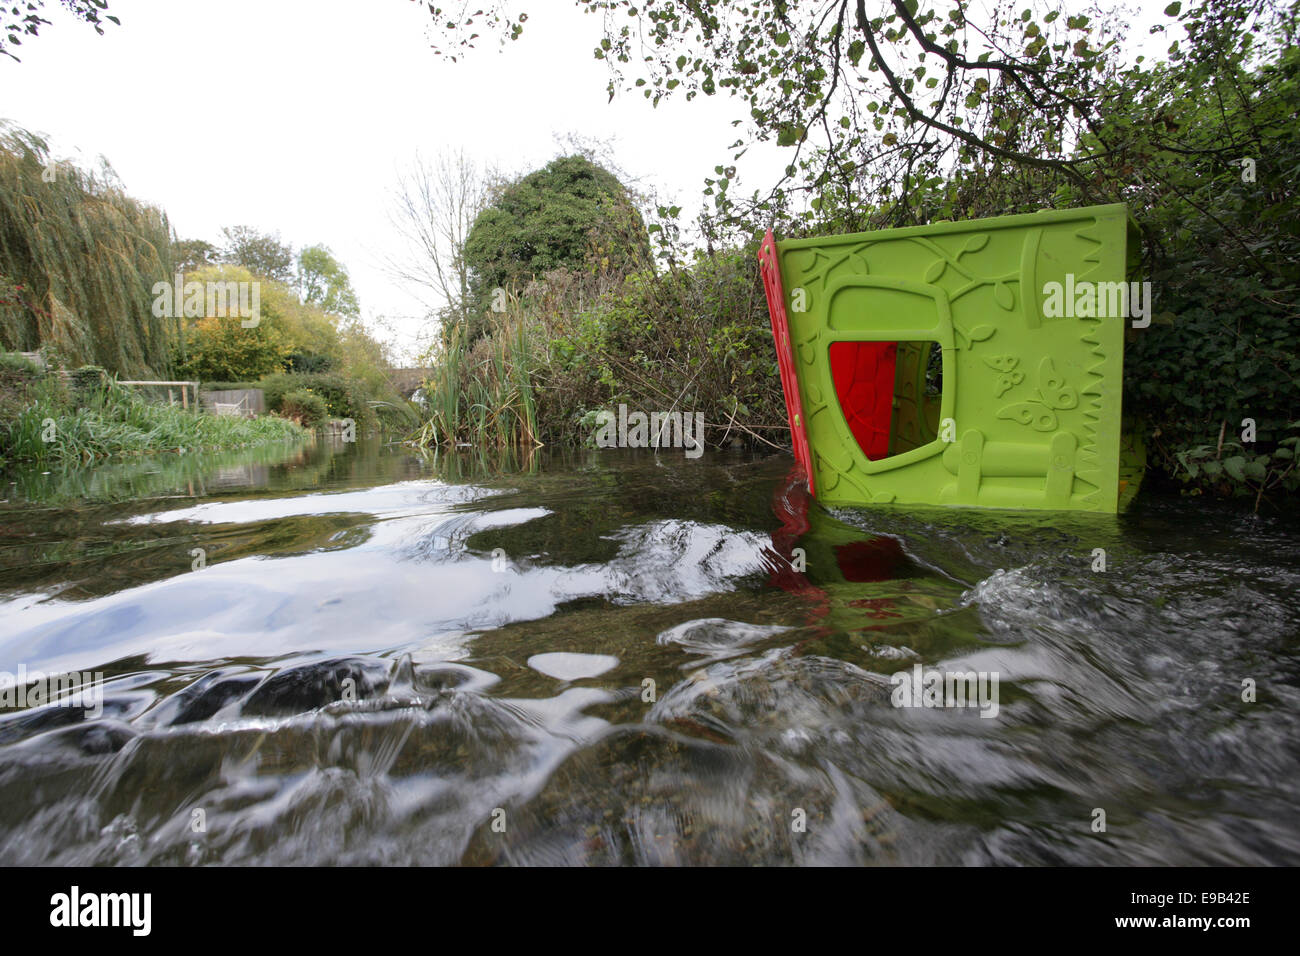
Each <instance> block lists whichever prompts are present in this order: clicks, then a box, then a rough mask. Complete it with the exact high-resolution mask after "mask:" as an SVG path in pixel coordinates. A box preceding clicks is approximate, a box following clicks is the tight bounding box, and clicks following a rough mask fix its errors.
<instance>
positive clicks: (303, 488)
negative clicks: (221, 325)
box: [0, 443, 1300, 865]
mask: <svg viewBox="0 0 1300 956" xmlns="http://www.w3.org/2000/svg"><path fill="white" fill-rule="evenodd" d="M790 465H791V462H790V459H789V458H788V457H783V456H774V457H760V458H756V457H750V456H746V455H742V454H739V453H736V454H728V453H710V454H706V455H705V456H704V457H702V458H699V459H696V460H690V459H686V458H685V457H684V456H682V455H681V453H680V452H664V453H660V454H659V455H654V454H652V453H636V452H626V451H622V452H620V451H599V452H598V451H595V450H591V451H561V452H550V451H547V450H539V451H538V452H536V453H534V454H532V455H521V454H518V453H515V454H507V455H502V456H496V455H488V456H479V455H476V454H473V453H458V454H453V455H445V454H442V455H436V456H435V455H420V454H416V453H415V452H413V451H412V450H411V449H409V448H403V447H400V446H388V447H384V446H380V445H378V444H376V443H369V444H368V443H361V444H358V445H336V446H330V445H328V444H317V445H315V446H310V447H306V448H301V449H293V450H286V449H280V448H275V449H264V450H261V451H258V452H245V453H240V454H231V455H225V456H216V457H211V456H157V458H155V459H153V460H148V461H137V462H132V463H130V464H124V465H109V466H101V467H100V468H98V469H90V470H84V471H75V472H67V473H59V472H55V473H51V474H42V473H41V471H39V470H36V471H29V472H24V473H22V474H16V475H9V476H6V477H5V479H4V480H5V484H6V488H7V490H6V491H3V492H0V494H4V495H6V500H5V501H4V502H3V503H0V671H6V672H8V673H10V674H15V675H17V674H19V673H20V669H22V670H23V671H24V672H25V674H26V675H27V676H28V677H30V676H31V675H32V674H33V673H35V672H42V673H45V674H50V673H58V674H69V673H71V674H81V673H85V674H88V675H96V678H95V679H97V675H102V680H103V683H102V685H101V684H94V685H93V686H94V687H95V688H102V700H98V699H97V698H96V699H97V700H98V703H97V705H96V706H94V707H87V706H86V700H88V699H90V698H91V697H93V696H94V695H93V694H91V693H90V692H86V699H83V700H81V701H79V703H80V704H81V706H66V704H67V703H68V702H67V701H66V700H65V701H56V702H54V703H51V704H43V703H40V702H38V703H37V704H36V705H33V704H32V703H31V702H30V701H26V702H25V705H20V704H19V703H18V702H16V701H15V700H11V701H10V705H9V706H7V707H4V708H3V709H0V863H3V864H5V865H13V864H31V863H36V864H49V863H55V864H150V863H164V864H212V863H271V864H279V863H294V864H336V863H344V864H353V863H357V864H364V863H416V864H454V863H468V864H496V863H505V864H528V863H538V864H556V863H573V864H662V863H670V864H691V863H725V864H753V863H762V864H783V863H873V864H926V863H953V864H1118V863H1133V864H1188V863H1191V864H1196V863H1206V864H1259V863H1286V864H1292V865H1294V864H1297V863H1300V733H1298V731H1300V707H1298V706H1297V705H1298V704H1300V654H1298V652H1300V640H1298V637H1297V635H1298V634H1300V600H1297V590H1298V586H1300V532H1298V531H1297V530H1296V528H1295V527H1294V526H1293V525H1289V524H1287V523H1286V522H1285V521H1284V520H1283V519H1278V518H1264V519H1256V518H1253V517H1249V516H1246V515H1244V514H1243V513H1242V512H1241V511H1240V509H1238V508H1233V507H1227V506H1220V505H1216V504H1212V503H1207V502H1201V501H1195V500H1172V499H1159V498H1154V497H1151V496H1145V497H1140V498H1139V501H1138V503H1137V504H1136V506H1135V507H1134V509H1133V510H1132V511H1131V512H1129V513H1127V514H1125V515H1122V516H1120V517H1118V518H1115V517H1110V518H1105V517H1094V516H1083V515H1064V516H1063V515H1015V514H1004V513H989V512H975V511H958V510H938V509H908V510H903V509H889V508H881V509H862V510H845V511H840V512H836V513H835V514H833V515H832V514H829V513H827V512H825V511H823V510H822V509H820V508H819V507H818V506H817V505H816V504H815V503H810V502H808V501H807V500H806V499H805V498H804V497H803V496H802V495H801V493H800V489H799V488H798V487H797V486H794V485H792V484H791V483H790V482H789V480H788V472H789V469H790ZM796 549H798V550H796ZM1098 549H1100V551H1099V550H1098ZM1101 552H1104V554H1102V553H1101ZM1101 558H1104V564H1105V567H1104V570H1101V569H1100V563H1099V559H1101ZM1094 568H1096V569H1097V570H1094ZM918 665H919V666H920V668H921V671H922V672H924V673H930V672H941V673H967V672H974V673H977V674H984V675H992V676H994V677H996V679H997V684H996V685H995V688H996V703H997V706H996V713H994V712H993V711H994V708H990V707H985V708H984V709H983V711H982V712H983V713H984V714H985V716H981V709H979V708H977V707H971V706H956V707H927V706H917V707H898V706H895V703H896V701H897V693H896V688H895V686H894V683H893V682H891V680H890V676H891V675H892V674H895V673H897V672H903V673H907V674H913V673H917V672H916V670H915V669H916V668H917V666H918ZM1243 682H1247V683H1245V684H1243ZM1249 682H1253V688H1254V692H1253V695H1252V694H1251V693H1250V692H1249V691H1250V688H1251V686H1252V685H1251V684H1250V683H1249ZM10 690H11V691H13V690H16V688H12V687H11V688H10ZM96 693H97V691H96ZM1243 696H1245V697H1246V698H1251V697H1252V696H1253V700H1250V699H1247V700H1243ZM100 709H102V713H98V715H97V716H96V715H95V712H96V711H98V710H100ZM1099 811H1104V830H1099V829H1098V827H1099V823H1100V821H1102V820H1103V817H1102V815H1100V814H1099Z"/></svg>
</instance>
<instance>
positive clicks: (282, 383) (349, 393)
mask: <svg viewBox="0 0 1300 956" xmlns="http://www.w3.org/2000/svg"><path fill="white" fill-rule="evenodd" d="M258 387H259V388H260V389H262V392H263V394H264V397H265V398H266V407H267V409H268V410H269V411H273V412H279V411H281V405H282V403H283V402H284V399H285V396H287V395H288V394H289V393H290V392H297V391H302V390H308V389H309V390H311V391H312V392H314V393H316V394H317V395H318V396H320V398H321V399H322V400H323V401H324V402H325V408H326V411H327V412H328V414H329V416H330V417H331V418H350V419H352V420H353V421H354V422H356V425H357V430H358V431H361V432H366V431H372V430H373V429H374V428H375V427H377V424H378V422H377V419H376V418H375V413H374V410H373V409H371V407H370V405H369V403H368V402H367V401H366V393H365V388H364V386H363V385H362V383H361V382H359V381H357V380H356V379H351V378H345V377H344V376H342V375H335V374H333V373H329V372H327V373H324V374H319V375H294V374H289V373H281V374H277V375H268V376H266V378H264V379H262V380H261V382H259V383H258Z"/></svg>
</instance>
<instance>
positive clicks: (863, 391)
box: [830, 341, 943, 461]
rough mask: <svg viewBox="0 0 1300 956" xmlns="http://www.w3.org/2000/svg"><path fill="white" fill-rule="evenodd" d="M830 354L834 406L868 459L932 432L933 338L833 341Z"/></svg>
mask: <svg viewBox="0 0 1300 956" xmlns="http://www.w3.org/2000/svg"><path fill="white" fill-rule="evenodd" d="M830 360H831V376H832V378H833V379H834V382H835V394H836V397H837V398H838V399H839V403H840V410H841V411H842V412H843V413H844V418H845V421H846V422H847V423H848V426H849V430H850V431H851V432H852V433H853V437H854V439H855V440H856V441H857V443H858V447H859V448H861V449H862V453H863V454H864V455H866V456H867V458H868V459H870V460H871V461H882V460H884V459H886V458H891V457H893V456H894V455H901V454H903V453H905V452H908V451H911V450H912V449H914V448H920V447H921V446H923V445H928V444H929V443H930V442H932V441H934V440H935V439H936V438H937V437H938V432H939V409H940V407H941V406H942V401H943V350H942V349H941V348H940V346H939V343H938V342H931V341H914V342H835V343H832V345H831V347H830Z"/></svg>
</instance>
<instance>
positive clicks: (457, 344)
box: [412, 311, 542, 447]
mask: <svg viewBox="0 0 1300 956" xmlns="http://www.w3.org/2000/svg"><path fill="white" fill-rule="evenodd" d="M493 318H494V319H495V322H494V323H493V328H492V331H491V332H490V334H488V335H486V336H483V337H482V338H479V339H477V340H476V341H475V342H474V343H473V345H472V346H467V345H466V340H465V335H464V331H463V329H462V328H461V327H459V326H455V327H452V328H451V329H450V330H449V331H448V334H447V336H446V338H445V340H444V343H443V348H442V350H441V354H440V356H439V358H438V360H437V364H436V365H435V371H434V375H433V378H432V379H431V380H430V381H429V383H428V387H427V389H426V392H427V394H428V402H429V405H428V415H429V418H428V420H427V421H426V422H425V423H424V425H423V426H422V427H421V428H420V429H419V430H418V431H417V432H416V433H415V435H413V436H412V440H413V441H416V442H418V443H419V444H423V445H455V444H457V443H467V444H471V445H492V446H496V447H507V446H511V445H525V446H536V445H540V444H542V442H541V441H540V439H539V435H538V428H537V399H536V395H535V391H534V385H533V377H534V374H535V371H536V369H535V367H534V365H535V362H534V357H533V343H532V341H531V334H532V333H531V329H532V324H531V323H530V322H529V320H528V317H527V316H526V315H523V314H520V313H518V312H514V313H512V312H509V311H508V312H506V313H503V314H501V315H500V316H499V317H498V316H493Z"/></svg>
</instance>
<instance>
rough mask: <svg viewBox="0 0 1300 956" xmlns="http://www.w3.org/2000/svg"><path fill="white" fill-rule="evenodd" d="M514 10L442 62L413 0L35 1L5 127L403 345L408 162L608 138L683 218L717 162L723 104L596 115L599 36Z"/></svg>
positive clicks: (729, 104) (634, 100) (550, 4)
mask: <svg viewBox="0 0 1300 956" xmlns="http://www.w3.org/2000/svg"><path fill="white" fill-rule="evenodd" d="M1160 3H1161V5H1163V3H1164V0H1160ZM1063 5H1069V6H1074V5H1075V4H1063ZM517 6H518V5H517ZM522 8H523V9H526V10H527V12H528V14H529V20H528V23H527V28H526V29H525V31H524V35H523V38H522V39H521V40H519V41H517V42H514V43H509V44H507V45H506V46H505V48H504V49H499V48H498V45H497V43H496V41H495V39H487V40H486V42H484V43H483V45H482V46H481V47H480V48H479V49H477V50H475V51H473V52H471V53H470V54H469V55H468V57H467V58H465V59H464V60H462V61H461V62H459V63H451V62H449V61H446V60H443V59H440V58H438V57H436V56H435V55H434V54H433V52H432V51H431V50H430V49H429V35H428V29H427V28H428V14H427V12H426V9H425V5H424V4H423V3H412V2H409V0H111V2H110V7H109V12H110V13H113V14H114V15H116V16H117V17H119V18H120V19H121V21H122V25H121V27H115V26H113V25H112V24H107V25H106V26H105V35H104V36H97V35H96V34H95V32H94V30H93V29H92V28H90V27H89V26H88V25H86V24H82V23H78V22H75V21H74V20H72V19H71V18H70V17H69V16H67V15H66V14H65V13H64V12H63V11H62V10H61V9H60V8H59V7H58V6H57V2H56V0H49V4H48V7H47V15H48V18H49V19H50V20H52V21H53V23H52V25H51V26H48V27H46V28H45V29H44V30H43V31H42V33H41V35H40V36H39V37H37V38H35V39H28V40H27V42H25V43H24V44H23V46H22V48H21V51H20V55H21V57H22V62H21V63H14V62H12V61H10V60H8V59H7V58H6V59H3V60H0V118H5V119H10V120H13V121H15V122H17V123H18V125H19V126H22V127H25V128H27V129H31V130H35V131H38V132H41V133H44V134H47V135H48V136H49V137H50V138H51V140H52V146H53V148H54V150H55V153H56V154H58V155H63V156H74V157H75V156H78V154H79V155H80V156H81V158H83V159H85V160H91V161H93V160H94V159H95V158H96V157H98V156H100V155H103V156H105V157H106V158H107V159H108V160H109V161H110V162H111V163H112V165H113V167H114V168H115V169H116V171H117V173H118V175H119V176H120V177H121V178H122V181H123V182H124V184H125V186H126V188H127V190H128V192H130V193H131V194H132V195H134V196H136V197H139V198H141V199H144V200H147V201H149V202H153V203H156V204H157V205H159V206H161V207H162V208H163V209H164V210H165V211H166V213H167V215H168V216H169V217H170V219H171V222H172V224H173V227H174V228H175V230H176V232H177V234H178V235H179V236H180V237H181V238H185V239H188V238H200V239H207V240H208V241H211V242H217V241H219V240H220V229H221V227H222V226H227V225H235V224H247V225H250V226H253V227H255V228H257V229H260V230H264V231H278V232H279V233H280V235H281V237H282V238H283V239H284V240H286V241H288V242H290V243H292V244H293V245H294V246H295V247H296V248H297V247H301V246H304V245H309V244H312V243H317V242H323V243H325V244H326V245H328V246H329V247H330V248H331V249H332V250H333V251H334V253H335V254H336V256H337V257H338V258H339V259H340V260H341V261H342V262H343V263H344V265H346V266H347V268H348V270H349V271H350V273H351V274H352V277H353V284H354V286H355V287H356V289H357V292H358V295H359V296H360V298H361V303H362V309H363V314H364V315H365V316H367V317H373V316H375V315H377V314H383V315H386V316H389V317H406V318H399V319H398V328H399V332H400V334H401V340H400V341H401V344H402V345H404V346H407V347H409V346H410V345H412V344H413V343H414V342H415V341H416V339H417V337H419V335H420V332H421V329H422V327H423V325H424V323H423V322H422V321H421V319H420V318H419V317H420V315H422V312H423V310H422V308H421V306H420V304H419V302H418V301H417V300H416V299H415V298H414V297H413V296H412V295H411V294H410V293H409V292H408V291H407V290H404V289H402V288H401V287H400V286H398V285H397V284H395V283H394V282H393V281H392V280H390V279H389V278H388V277H387V276H386V275H385V273H384V271H383V269H382V265H381V264H382V261H383V259H384V257H385V256H387V255H393V254H400V253H401V252H402V248H401V245H400V242H399V241H398V240H397V238H396V236H395V234H394V230H393V228H392V226H391V223H390V221H389V210H390V208H391V198H390V197H391V190H392V189H393V187H394V181H395V177H396V173H397V171H398V170H399V169H400V168H402V167H403V166H404V165H406V164H407V163H409V162H410V161H411V159H412V158H413V157H414V156H415V154H416V152H417V150H418V151H420V152H421V153H423V154H424V155H425V156H427V157H432V156H433V155H435V154H436V153H437V151H438V150H439V149H440V148H443V147H450V148H453V149H454V148H464V149H465V151H466V152H467V153H468V154H469V155H470V156H471V157H474V158H476V159H478V160H480V161H483V162H485V163H488V164H493V165H496V166H498V167H500V168H501V169H503V170H504V171H507V172H526V171H528V170H529V169H533V168H536V167H538V166H540V165H542V164H544V163H545V162H547V161H548V160H550V159H551V158H553V157H554V156H555V155H557V154H558V152H559V151H560V147H559V145H558V144H557V142H556V137H557V136H564V135H566V134H569V133H575V134H579V135H581V136H584V137H589V138H595V139H600V140H606V141H609V142H610V143H611V145H612V146H613V149H614V156H615V159H616V161H617V163H618V164H619V165H620V166H621V167H623V168H624V169H625V170H627V172H628V173H629V174H631V175H633V176H637V177H641V178H643V179H644V180H645V182H646V184H647V185H652V186H654V187H655V188H656V189H657V190H658V191H659V192H660V194H661V197H662V198H663V199H666V200H670V201H675V202H677V203H679V204H680V205H681V206H682V207H683V208H684V209H685V210H687V211H688V212H689V213H693V212H694V211H695V210H697V209H698V208H699V206H700V203H701V202H702V198H701V196H700V190H701V186H702V179H703V177H704V176H706V175H709V173H710V171H711V170H712V168H713V166H714V165H715V164H718V163H722V162H724V161H725V160H727V158H728V157H729V156H730V152H729V151H728V149H727V147H728V146H729V145H730V144H731V143H732V142H734V140H735V138H736V135H737V131H736V129H735V128H733V127H732V126H731V122H730V121H731V120H732V119H735V118H736V117H737V116H738V115H743V112H744V111H743V109H740V108H739V107H740V106H741V104H740V103H739V102H738V101H733V100H731V99H730V98H729V97H716V98H713V99H707V98H699V99H697V100H696V101H694V102H691V103H685V102H680V101H673V102H668V103H664V104H661V105H660V106H659V108H658V109H652V108H651V107H650V105H649V103H648V102H646V101H645V100H643V99H642V98H641V97H640V96H639V95H637V94H630V95H629V94H624V95H620V96H618V97H616V98H615V100H614V101H613V103H609V102H608V94H607V92H606V89H605V83H606V81H607V72H606V68H605V65H604V64H603V63H601V62H599V61H597V60H595V59H594V58H593V56H592V48H593V46H594V45H595V43H596V42H598V39H599V36H600V33H599V29H600V23H599V21H597V20H596V19H595V18H594V17H592V16H589V15H584V14H583V13H581V12H580V11H579V10H578V9H577V8H576V7H575V6H574V5H573V4H572V3H571V2H569V0H536V2H530V3H528V4H526V5H524V6H523V7H522ZM783 155H784V154H781V153H777V152H775V151H770V152H768V153H767V154H766V155H763V156H758V157H755V160H754V161H751V163H750V164H749V165H747V166H742V167H741V175H742V180H741V182H740V183H738V184H737V187H735V188H737V189H740V188H741V187H747V189H753V188H756V187H759V186H762V187H764V188H766V187H768V186H770V185H772V183H773V182H774V181H775V179H774V175H775V174H776V173H777V171H778V170H779V167H780V164H781V163H782V162H785V161H788V160H786V159H783V158H782V157H783ZM746 174H748V176H746Z"/></svg>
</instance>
